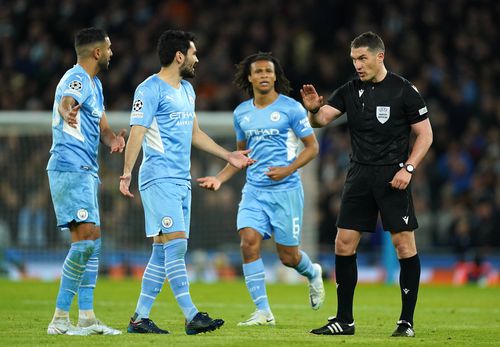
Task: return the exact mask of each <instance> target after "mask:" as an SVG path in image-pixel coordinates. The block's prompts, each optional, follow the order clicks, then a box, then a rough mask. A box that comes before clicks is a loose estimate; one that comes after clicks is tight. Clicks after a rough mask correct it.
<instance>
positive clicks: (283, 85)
mask: <svg viewBox="0 0 500 347" xmlns="http://www.w3.org/2000/svg"><path fill="white" fill-rule="evenodd" d="M259 60H266V61H270V62H272V63H273V64H274V73H275V74H276V83H275V84H274V89H275V90H276V91H277V92H278V93H280V94H284V95H288V94H289V93H290V91H291V90H292V88H291V87H290V81H289V80H288V79H287V78H286V76H285V72H284V71H283V68H282V67H281V64H280V61H279V60H278V59H277V58H276V57H274V56H273V55H272V53H271V52H259V53H255V54H252V55H249V56H248V57H246V58H245V59H243V60H242V61H241V62H240V63H239V64H238V65H236V74H235V76H234V81H233V83H234V84H235V85H236V86H237V87H238V88H240V89H241V90H243V91H245V92H247V93H248V95H250V96H251V97H253V87H252V84H251V83H250V81H249V80H248V76H249V75H250V65H252V64H253V63H255V62H256V61H259Z"/></svg>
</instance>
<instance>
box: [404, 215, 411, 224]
mask: <svg viewBox="0 0 500 347" xmlns="http://www.w3.org/2000/svg"><path fill="white" fill-rule="evenodd" d="M409 219H410V218H409V217H408V216H404V217H403V220H404V221H405V223H406V225H408V220H409Z"/></svg>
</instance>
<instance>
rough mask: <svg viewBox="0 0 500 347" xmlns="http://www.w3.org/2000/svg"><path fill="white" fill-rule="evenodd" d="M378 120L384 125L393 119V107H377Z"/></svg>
mask: <svg viewBox="0 0 500 347" xmlns="http://www.w3.org/2000/svg"><path fill="white" fill-rule="evenodd" d="M376 114H377V120H378V121H379V122H380V123H382V124H384V123H385V122H387V121H388V120H389V118H390V117H391V107H390V106H377V113H376Z"/></svg>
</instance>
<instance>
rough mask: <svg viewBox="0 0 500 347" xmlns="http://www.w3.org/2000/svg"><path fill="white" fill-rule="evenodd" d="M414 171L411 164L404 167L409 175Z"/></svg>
mask: <svg viewBox="0 0 500 347" xmlns="http://www.w3.org/2000/svg"><path fill="white" fill-rule="evenodd" d="M414 170H415V168H414V167H413V165H411V164H407V165H406V171H408V172H409V173H412V172H413V171H414Z"/></svg>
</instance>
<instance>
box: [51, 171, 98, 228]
mask: <svg viewBox="0 0 500 347" xmlns="http://www.w3.org/2000/svg"><path fill="white" fill-rule="evenodd" d="M47 174H48V176H49V186H50V194H51V196H52V203H53V204H54V210H55V212H56V218H57V226H58V227H60V228H61V229H67V228H68V226H69V224H70V223H71V222H73V221H75V222H77V223H81V222H84V223H94V224H95V225H100V224H101V221H100V218H99V203H98V201H97V191H98V187H99V184H100V181H99V178H98V177H96V176H94V175H92V174H89V173H83V172H70V171H52V170H49V171H47Z"/></svg>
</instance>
